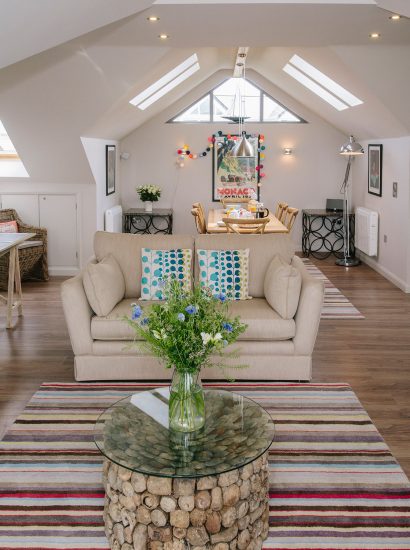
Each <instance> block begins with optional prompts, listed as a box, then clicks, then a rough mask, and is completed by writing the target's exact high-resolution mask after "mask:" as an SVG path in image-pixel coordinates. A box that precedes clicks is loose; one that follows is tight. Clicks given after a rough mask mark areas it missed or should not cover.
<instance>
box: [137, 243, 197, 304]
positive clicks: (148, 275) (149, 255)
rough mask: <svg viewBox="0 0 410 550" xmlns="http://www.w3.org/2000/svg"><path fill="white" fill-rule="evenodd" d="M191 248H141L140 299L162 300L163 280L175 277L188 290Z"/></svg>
mask: <svg viewBox="0 0 410 550" xmlns="http://www.w3.org/2000/svg"><path fill="white" fill-rule="evenodd" d="M191 262H192V250H191V249H190V248H178V249H175V250H152V249H151V248H143V249H142V250H141V264H142V266H141V267H142V269H141V273H142V275H141V300H163V299H164V296H163V292H162V291H163V281H164V280H166V279H168V278H175V279H177V280H178V281H181V284H182V285H183V287H184V288H185V289H186V290H187V292H189V291H190V290H191V286H192V272H191Z"/></svg>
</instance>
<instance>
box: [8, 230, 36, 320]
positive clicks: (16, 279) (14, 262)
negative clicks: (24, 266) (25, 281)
mask: <svg viewBox="0 0 410 550" xmlns="http://www.w3.org/2000/svg"><path fill="white" fill-rule="evenodd" d="M34 236H35V233H0V256H4V254H10V260H9V278H8V287H7V297H6V296H3V295H2V294H0V302H3V303H5V304H6V308H7V318H6V328H11V327H12V316H13V310H14V309H17V311H18V315H19V316H21V315H23V295H22V292H21V276H20V264H19V253H18V247H19V245H21V244H22V243H24V241H27V240H28V239H31V237H34ZM15 294H16V300H15V299H14V295H15Z"/></svg>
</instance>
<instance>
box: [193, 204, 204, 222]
mask: <svg viewBox="0 0 410 550" xmlns="http://www.w3.org/2000/svg"><path fill="white" fill-rule="evenodd" d="M192 208H198V210H199V211H200V213H201V216H202V217H203V218H204V219H205V220H206V215H205V210H204V207H203V206H202V203H201V202H194V204H193V205H192Z"/></svg>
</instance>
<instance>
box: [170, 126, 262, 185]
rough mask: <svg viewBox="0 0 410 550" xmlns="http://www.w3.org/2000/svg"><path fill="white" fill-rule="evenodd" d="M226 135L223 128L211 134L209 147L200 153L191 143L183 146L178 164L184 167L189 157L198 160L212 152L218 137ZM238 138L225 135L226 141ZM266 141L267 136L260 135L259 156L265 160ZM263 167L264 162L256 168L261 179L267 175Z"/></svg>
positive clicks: (178, 150) (179, 151)
mask: <svg viewBox="0 0 410 550" xmlns="http://www.w3.org/2000/svg"><path fill="white" fill-rule="evenodd" d="M223 135H224V133H223V132H222V130H219V131H218V132H216V134H212V136H210V137H209V138H208V145H207V147H206V148H205V149H204V150H203V151H201V152H200V153H193V152H192V151H191V148H190V146H189V145H187V144H185V145H184V146H183V147H181V148H180V149H177V155H178V159H177V165H178V166H179V167H180V168H183V167H184V166H185V161H186V160H187V159H191V160H198V159H200V158H205V157H206V156H207V155H208V153H210V152H211V151H212V149H213V148H214V145H215V142H216V138H217V137H222V136H223ZM246 137H248V138H249V137H258V134H247V135H246ZM238 139H240V136H233V135H231V134H227V135H226V136H225V137H224V141H228V140H233V141H237V140H238ZM264 142H265V136H263V135H259V148H258V153H259V158H260V160H263V159H264V158H265V150H266V147H265V145H264ZM218 145H220V146H221V145H222V144H221V143H218ZM262 169H263V164H258V166H256V168H255V170H256V171H257V172H259V179H260V180H261V179H262V178H264V177H266V174H265V172H261V170H262Z"/></svg>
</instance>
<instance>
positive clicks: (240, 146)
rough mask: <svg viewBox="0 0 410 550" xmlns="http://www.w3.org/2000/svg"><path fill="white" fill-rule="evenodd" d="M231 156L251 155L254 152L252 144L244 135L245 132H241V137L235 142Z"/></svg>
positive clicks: (253, 154)
mask: <svg viewBox="0 0 410 550" xmlns="http://www.w3.org/2000/svg"><path fill="white" fill-rule="evenodd" d="M232 156H233V157H253V156H255V152H254V150H253V147H252V145H251V144H250V142H249V140H248V139H247V137H246V134H245V132H243V133H242V138H241V139H240V140H239V141H238V142H237V143H236V145H235V147H234V148H233V149H232Z"/></svg>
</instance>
